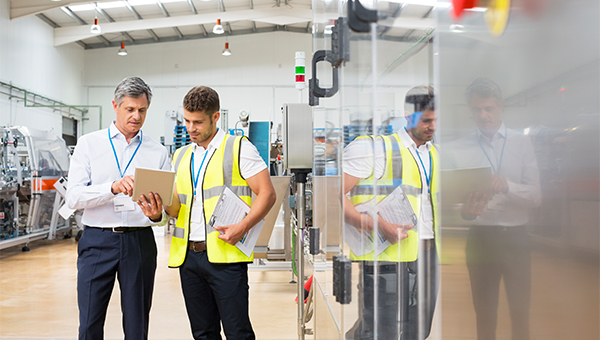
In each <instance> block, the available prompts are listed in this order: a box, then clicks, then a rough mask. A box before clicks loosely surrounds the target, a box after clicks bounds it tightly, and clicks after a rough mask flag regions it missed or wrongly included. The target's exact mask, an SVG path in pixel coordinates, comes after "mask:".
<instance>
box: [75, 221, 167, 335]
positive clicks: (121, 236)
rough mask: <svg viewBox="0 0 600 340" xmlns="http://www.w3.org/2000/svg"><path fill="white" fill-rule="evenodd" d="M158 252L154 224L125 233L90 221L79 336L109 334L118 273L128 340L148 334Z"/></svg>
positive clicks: (80, 275) (84, 242)
mask: <svg viewBox="0 0 600 340" xmlns="http://www.w3.org/2000/svg"><path fill="white" fill-rule="evenodd" d="M156 256H157V248H156V242H155V240H154V234H153V232H152V228H150V227H148V228H143V229H139V230H136V231H128V232H124V233H114V232H113V231H112V230H111V229H100V228H92V227H87V226H86V227H85V229H84V230H83V234H82V235H81V239H80V240H79V244H78V258H77V302H78V304H79V340H96V339H103V338H104V321H105V319H106V311H107V308H108V302H109V300H110V296H111V294H112V291H113V287H114V285H115V278H116V279H117V280H118V281H119V288H120V291H121V311H122V313H123V331H124V333H125V340H138V339H139V340H142V339H143V340H145V339H148V324H149V316H150V306H151V304H152V291H153V289H154V274H155V272H156Z"/></svg>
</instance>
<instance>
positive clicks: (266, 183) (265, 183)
mask: <svg viewBox="0 0 600 340" xmlns="http://www.w3.org/2000/svg"><path fill="white" fill-rule="evenodd" d="M183 111H184V116H183V117H184V120H185V126H186V128H187V132H188V134H189V136H190V139H191V140H192V142H193V143H191V144H190V145H187V146H184V147H182V148H180V149H178V150H177V151H175V154H174V155H173V167H174V169H175V171H177V180H176V188H175V190H174V195H173V204H172V205H171V206H169V207H166V208H165V210H166V211H167V213H168V214H169V215H170V216H172V217H177V223H176V225H175V229H174V231H173V238H172V240H171V251H170V256H169V267H177V268H179V274H180V277H181V287H182V289H183V296H184V299H185V305H186V309H187V313H188V317H189V320H190V324H191V328H192V335H193V337H194V339H221V335H220V333H221V323H223V329H224V332H225V335H226V336H227V338H228V339H254V338H255V336H254V331H253V329H252V325H251V323H250V318H249V316H248V266H247V263H248V262H252V261H253V254H251V255H250V256H246V255H245V254H244V253H243V252H242V251H241V250H240V249H238V248H237V247H236V246H235V244H236V243H237V242H238V241H240V239H242V237H243V236H244V235H245V234H246V233H247V232H248V231H249V230H250V229H251V228H252V227H253V226H254V225H255V224H256V223H258V222H259V221H260V220H262V219H263V218H264V217H265V215H266V214H267V213H268V212H269V210H270V209H271V207H272V206H273V204H274V203H275V190H274V188H273V184H272V183H271V178H270V177H269V172H268V169H267V166H266V164H265V162H264V161H263V160H262V158H261V157H260V155H259V154H258V151H257V150H256V148H255V147H254V145H252V144H251V143H250V141H248V139H247V138H244V137H239V136H230V135H228V134H226V133H225V131H223V130H221V129H219V128H217V121H218V120H219V117H220V113H219V96H218V94H217V92H216V91H215V90H213V89H211V88H209V87H206V86H198V87H195V88H193V89H191V90H190V91H189V92H188V93H187V95H186V96H185V98H184V100H183ZM224 187H228V188H229V189H231V190H232V191H233V192H234V193H236V194H237V195H238V196H239V197H240V198H241V199H242V200H244V201H245V202H246V203H247V204H248V205H250V203H251V198H252V192H254V193H255V194H256V198H255V200H254V202H252V207H251V209H250V212H249V213H248V215H247V216H246V217H245V218H244V219H243V220H242V221H241V222H239V223H237V224H234V225H229V226H223V227H215V228H212V227H210V226H209V225H207V221H209V220H210V217H211V216H212V213H213V210H214V208H215V205H216V203H217V199H218V197H219V194H220V193H221V190H222V189H223V188H224Z"/></svg>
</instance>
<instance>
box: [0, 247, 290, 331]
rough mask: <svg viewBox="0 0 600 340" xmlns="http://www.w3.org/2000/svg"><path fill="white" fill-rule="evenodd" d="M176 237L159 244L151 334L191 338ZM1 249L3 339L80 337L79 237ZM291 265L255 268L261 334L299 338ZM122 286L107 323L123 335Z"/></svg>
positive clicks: (253, 295) (254, 311) (253, 292)
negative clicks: (174, 258) (175, 260)
mask: <svg viewBox="0 0 600 340" xmlns="http://www.w3.org/2000/svg"><path fill="white" fill-rule="evenodd" d="M169 243H170V237H169V236H166V237H161V236H159V237H157V245H158V250H159V256H158V268H157V272H156V283H155V291H154V299H153V305H152V311H151V316H150V318H151V319H150V339H161V340H177V339H191V332H190V329H189V322H188V319H187V314H186V311H185V306H184V303H183V296H182V293H181V288H180V283H179V273H178V270H176V269H170V268H168V267H167V259H168V249H169ZM30 248H31V251H29V252H22V251H21V247H20V246H18V247H13V248H8V249H4V250H2V251H0V339H3V340H8V339H76V338H77V327H78V310H77V296H76V277H77V243H76V242H75V241H74V239H66V240H56V241H47V240H46V241H37V242H34V243H32V244H30ZM291 278H292V274H291V271H289V270H277V271H265V270H250V272H249V285H250V317H251V320H252V324H253V326H254V329H255V332H256V336H257V339H265V340H269V339H273V340H286V339H297V338H298V337H297V326H296V313H297V306H296V303H295V301H294V299H295V298H296V285H295V284H290V283H289V282H290V280H291ZM118 295H119V288H118V284H116V285H115V290H114V291H113V296H112V298H111V301H110V305H109V308H108V316H107V320H106V326H105V336H106V339H107V340H109V339H123V333H122V327H121V312H120V308H121V306H120V303H119V298H118V297H119V296H118Z"/></svg>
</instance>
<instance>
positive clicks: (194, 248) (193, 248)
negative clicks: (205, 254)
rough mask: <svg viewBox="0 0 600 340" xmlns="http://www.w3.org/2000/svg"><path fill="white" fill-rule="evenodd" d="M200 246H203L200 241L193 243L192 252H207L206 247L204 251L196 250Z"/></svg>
mask: <svg viewBox="0 0 600 340" xmlns="http://www.w3.org/2000/svg"><path fill="white" fill-rule="evenodd" d="M200 244H202V241H198V242H196V241H192V250H193V251H194V252H195V253H199V252H202V251H204V250H206V247H205V248H204V250H200V249H196V245H200Z"/></svg>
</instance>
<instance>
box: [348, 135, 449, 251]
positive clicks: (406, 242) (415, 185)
mask: <svg viewBox="0 0 600 340" xmlns="http://www.w3.org/2000/svg"><path fill="white" fill-rule="evenodd" d="M359 138H372V137H359ZM377 138H382V140H383V145H384V152H385V172H384V174H383V176H382V177H381V178H378V179H375V178H373V174H371V176H370V177H369V178H366V179H363V180H360V181H359V182H358V184H357V185H356V186H355V187H354V188H352V190H351V191H350V201H351V202H352V204H354V205H357V204H360V203H364V202H367V201H369V200H371V199H372V198H373V197H374V196H375V190H377V202H379V201H381V200H382V199H384V198H385V197H387V196H388V195H389V194H391V193H392V192H393V191H394V190H395V189H396V188H397V187H398V186H402V189H403V190H404V193H405V194H406V196H407V197H408V200H409V201H410V204H411V206H412V208H413V210H414V211H415V213H416V215H417V217H418V216H419V214H420V213H421V192H422V184H421V183H422V182H421V172H420V171H419V166H418V164H417V160H415V159H414V157H413V156H412V154H411V153H410V151H409V150H408V149H407V148H406V146H405V145H404V144H403V143H402V141H401V140H400V137H399V136H398V134H393V135H390V136H380V137H377ZM430 154H431V169H432V174H431V182H430V190H431V205H432V209H433V230H434V234H435V235H436V237H435V240H436V244H437V243H438V239H439V237H437V235H438V225H439V223H438V219H439V213H438V211H437V207H438V203H439V199H440V192H439V183H438V181H439V177H438V176H439V164H438V163H439V162H438V159H439V158H438V152H437V149H436V148H435V147H433V146H432V148H431V151H430ZM374 168H375V167H374ZM417 227H418V226H415V227H414V228H413V229H411V230H409V231H408V232H407V234H408V237H407V238H405V239H403V240H401V241H400V242H398V243H396V244H393V245H391V246H389V247H388V248H387V249H386V250H385V251H383V252H382V253H381V254H379V256H377V260H379V261H394V262H398V261H400V262H410V261H415V260H416V259H417V255H418V244H419V234H418V229H417ZM373 255H374V252H370V253H368V254H365V255H361V256H356V255H354V253H353V252H352V251H350V258H351V259H352V260H355V261H373V260H374V258H373V257H374V256H373Z"/></svg>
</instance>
